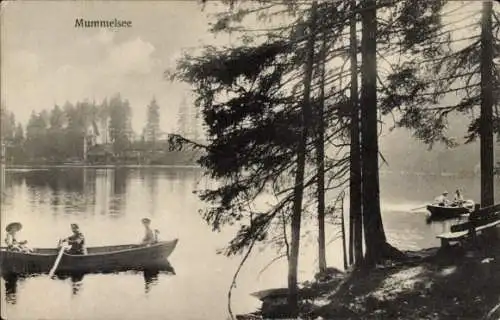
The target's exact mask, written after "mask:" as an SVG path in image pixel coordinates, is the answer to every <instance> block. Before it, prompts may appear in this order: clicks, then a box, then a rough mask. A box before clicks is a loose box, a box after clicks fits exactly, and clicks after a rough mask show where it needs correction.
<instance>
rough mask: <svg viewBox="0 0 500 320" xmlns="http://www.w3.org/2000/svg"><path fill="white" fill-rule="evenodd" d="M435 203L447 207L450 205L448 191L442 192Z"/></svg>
mask: <svg viewBox="0 0 500 320" xmlns="http://www.w3.org/2000/svg"><path fill="white" fill-rule="evenodd" d="M434 203H435V204H437V205H438V206H441V207H446V206H448V205H450V200H448V191H445V192H443V193H441V194H440V195H439V196H437V197H436V199H434Z"/></svg>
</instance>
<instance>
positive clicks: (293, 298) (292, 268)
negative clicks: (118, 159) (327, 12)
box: [288, 1, 317, 317]
mask: <svg viewBox="0 0 500 320" xmlns="http://www.w3.org/2000/svg"><path fill="white" fill-rule="evenodd" d="M316 7H317V3H316V1H314V2H313V3H312V6H311V20H310V21H311V22H310V28H309V34H310V37H309V40H308V43H307V49H306V50H307V52H306V61H305V75H304V98H303V101H302V116H301V120H302V121H301V122H302V125H301V127H302V128H301V129H302V130H301V131H302V132H301V138H300V140H299V142H298V145H297V171H296V175H295V187H294V201H293V207H292V222H291V225H292V235H291V243H290V260H289V261H288V306H289V311H290V316H291V317H296V316H297V315H298V312H299V308H298V288H297V270H298V260H299V245H300V225H301V216H302V198H303V195H304V171H305V162H306V142H307V136H308V127H309V121H308V119H310V117H311V115H312V113H311V106H310V91H311V80H312V69H313V62H314V61H313V60H314V59H313V58H314V42H315V33H316V30H315V29H316Z"/></svg>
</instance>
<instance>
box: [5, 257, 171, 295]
mask: <svg viewBox="0 0 500 320" xmlns="http://www.w3.org/2000/svg"><path fill="white" fill-rule="evenodd" d="M126 273H134V274H137V275H139V274H142V275H143V278H144V291H145V293H146V294H147V293H149V291H150V290H151V288H152V287H153V286H155V285H156V284H157V283H158V282H159V275H160V274H167V275H175V270H174V268H173V267H172V265H171V264H170V263H169V262H168V261H167V262H166V263H165V264H164V265H163V266H161V268H158V269H154V270H150V269H149V270H131V271H127V272H126ZM88 274H90V273H82V272H72V273H56V275H55V277H54V278H53V279H54V280H55V281H57V280H60V281H67V280H69V281H70V283H71V290H72V295H73V296H76V295H78V294H79V293H80V292H81V290H82V288H83V283H84V278H85V276H86V275H88ZM100 274H103V273H100ZM113 274H115V273H113ZM46 276H47V275H45V274H42V275H30V276H27V275H18V274H13V273H10V274H3V275H2V278H3V280H4V281H5V300H6V302H7V303H9V304H12V305H14V304H16V302H17V291H18V284H19V283H20V282H22V281H24V280H25V279H26V278H29V277H46Z"/></svg>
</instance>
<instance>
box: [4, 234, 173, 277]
mask: <svg viewBox="0 0 500 320" xmlns="http://www.w3.org/2000/svg"><path fill="white" fill-rule="evenodd" d="M177 241H178V240H177V239H175V240H172V241H162V242H158V243H155V244H152V245H149V246H144V245H138V244H128V245H116V246H102V247H89V248H87V252H88V253H87V254H85V255H71V254H67V253H64V254H63V256H62V259H61V261H60V264H59V266H58V267H57V270H58V271H57V272H58V273H71V272H82V273H94V272H119V271H128V270H148V269H157V268H161V267H162V266H165V265H166V264H168V261H167V258H168V257H169V256H170V254H171V253H172V252H173V251H174V249H175V247H176V245H177ZM58 252H59V249H57V248H50V249H45V248H38V249H33V252H30V253H25V252H15V251H10V250H7V249H6V248H0V270H1V272H2V273H3V274H5V273H17V274H27V273H28V274H29V273H48V272H49V270H50V269H51V268H52V266H53V265H54V262H55V260H56V258H57V254H58Z"/></svg>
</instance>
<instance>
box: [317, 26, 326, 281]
mask: <svg viewBox="0 0 500 320" xmlns="http://www.w3.org/2000/svg"><path fill="white" fill-rule="evenodd" d="M322 41H323V43H322V48H321V62H320V63H321V66H320V68H321V71H320V72H321V80H320V81H321V83H320V93H319V103H318V125H317V137H316V167H317V170H318V173H317V179H318V180H317V188H318V268H319V272H320V273H323V272H325V271H326V244H325V119H324V118H325V115H324V112H325V64H326V61H325V57H326V50H327V48H326V41H327V40H326V32H323V39H322Z"/></svg>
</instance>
